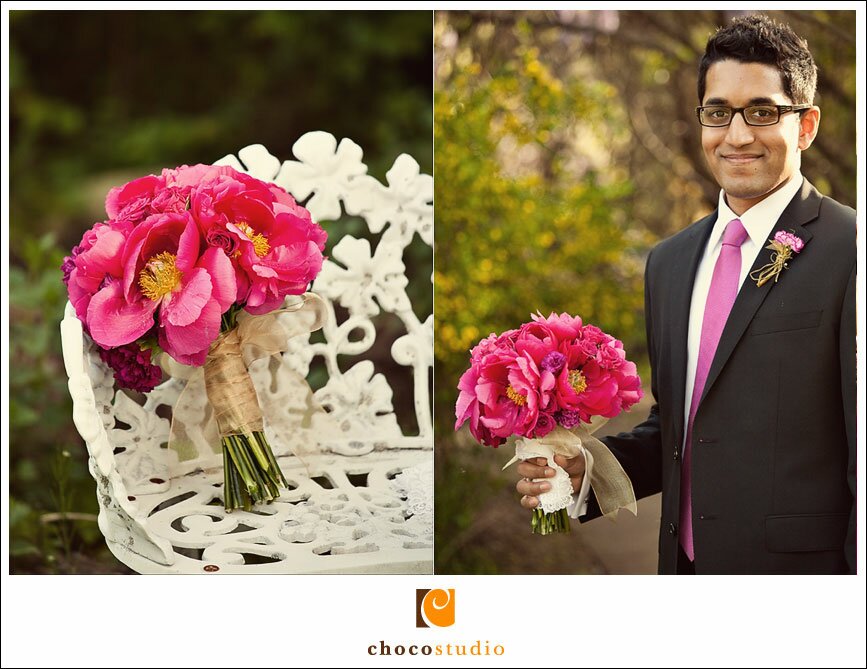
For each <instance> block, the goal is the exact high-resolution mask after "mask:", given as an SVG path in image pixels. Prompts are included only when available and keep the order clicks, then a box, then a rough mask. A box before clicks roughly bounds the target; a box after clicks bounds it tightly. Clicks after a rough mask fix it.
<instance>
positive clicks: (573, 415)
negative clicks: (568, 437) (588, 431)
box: [554, 409, 581, 430]
mask: <svg viewBox="0 0 867 669" xmlns="http://www.w3.org/2000/svg"><path fill="white" fill-rule="evenodd" d="M554 420H556V421H557V422H558V423H559V424H560V425H562V426H563V427H565V428H566V429H567V430H571V429H572V428H573V427H575V426H576V425H578V423H580V422H581V415H580V414H579V413H578V412H577V411H569V410H568V409H561V410H560V411H556V412H555V413H554Z"/></svg>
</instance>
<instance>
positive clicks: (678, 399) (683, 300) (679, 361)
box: [669, 211, 717, 448]
mask: <svg viewBox="0 0 867 669" xmlns="http://www.w3.org/2000/svg"><path fill="white" fill-rule="evenodd" d="M716 218H717V212H716V211H714V212H713V213H712V214H710V215H709V216H707V217H705V218H703V219H702V220H700V221H698V222H697V223H695V225H693V226H691V227H690V228H689V230H688V231H687V233H686V235H685V236H684V240H683V248H682V249H681V250H680V251H679V252H678V256H679V257H681V258H683V259H684V262H685V263H686V266H687V268H688V270H689V274H688V275H687V276H686V277H684V279H683V280H682V281H678V282H676V283H675V285H674V287H673V288H672V289H671V293H670V299H671V305H672V306H671V313H670V314H669V318H670V321H669V323H670V327H671V341H672V342H673V343H672V345H673V346H674V347H675V349H674V350H673V351H672V356H671V360H672V379H673V383H674V386H673V388H672V407H673V413H672V415H673V416H674V424H675V438H676V439H675V442H674V443H676V444H682V443H683V439H684V434H683V430H684V426H683V414H684V410H685V407H684V402H685V401H686V399H685V395H686V359H687V346H688V341H689V309H690V306H691V304H692V285H693V283H695V273H696V272H697V271H698V264H699V262H700V261H701V258H702V256H703V255H704V248H705V246H706V245H707V239H708V237H709V236H710V233H711V230H713V226H714V223H715V222H716ZM678 448H680V446H678Z"/></svg>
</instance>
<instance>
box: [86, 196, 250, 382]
mask: <svg viewBox="0 0 867 669" xmlns="http://www.w3.org/2000/svg"><path fill="white" fill-rule="evenodd" d="M199 242H200V240H199V231H198V228H197V226H196V224H195V222H194V221H193V219H192V217H191V216H190V214H189V212H185V213H183V214H157V215H154V216H152V217H150V218H148V219H147V220H145V221H144V222H142V223H141V224H140V225H139V226H138V227H136V228H135V229H134V230H133V231H132V233H130V237H129V239H128V240H127V243H126V246H125V248H124V252H123V258H122V263H123V279H122V281H116V282H113V283H112V284H110V285H108V286H106V287H105V288H104V289H103V290H102V291H100V293H99V294H97V295H96V296H95V297H94V298H93V300H92V301H91V303H90V305H89V307H88V311H87V322H88V324H89V327H90V331H91V335H92V336H93V339H94V341H96V342H97V343H98V344H99V345H100V346H103V347H104V348H112V347H116V346H121V345H124V344H128V343H130V342H132V341H135V340H136V339H138V338H139V337H141V336H143V335H144V334H145V333H146V332H147V331H148V330H150V329H151V327H153V324H154V317H155V316H156V319H157V324H158V326H159V328H158V331H157V336H158V340H159V343H160V346H161V347H162V348H163V349H164V350H165V351H166V352H167V353H168V354H169V355H170V356H172V357H173V358H174V359H175V360H177V361H178V362H181V363H183V364H188V365H201V364H203V363H204V361H205V357H206V356H207V352H208V348H209V346H210V345H211V343H212V342H213V341H214V340H215V339H216V338H217V335H218V334H219V332H220V325H221V315H222V314H223V312H225V311H226V310H227V309H228V308H229V307H230V306H231V305H232V303H233V302H234V301H235V295H236V284H235V273H234V271H233V269H232V265H231V263H230V262H229V259H228V258H227V257H226V255H225V253H223V251H222V249H218V248H214V247H211V248H209V249H208V250H206V251H205V253H203V254H202V255H201V257H200V256H199Z"/></svg>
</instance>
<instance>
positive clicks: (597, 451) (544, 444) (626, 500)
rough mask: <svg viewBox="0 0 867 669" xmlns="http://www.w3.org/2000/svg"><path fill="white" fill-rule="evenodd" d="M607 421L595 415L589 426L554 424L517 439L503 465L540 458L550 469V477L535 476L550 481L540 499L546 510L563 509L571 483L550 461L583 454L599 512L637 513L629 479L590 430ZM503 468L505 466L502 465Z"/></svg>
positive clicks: (607, 514) (610, 514)
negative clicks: (547, 429) (530, 436)
mask: <svg viewBox="0 0 867 669" xmlns="http://www.w3.org/2000/svg"><path fill="white" fill-rule="evenodd" d="M607 422H608V419H607V418H602V417H595V418H594V419H593V421H592V422H591V423H590V425H586V424H584V423H579V424H578V425H577V426H576V427H574V428H572V429H571V430H567V429H566V428H563V427H560V426H559V425H558V426H556V427H555V428H554V429H553V430H552V431H551V432H549V433H548V434H546V435H545V436H544V437H541V438H539V439H519V440H518V441H517V442H516V444H515V457H514V458H512V459H511V460H510V461H509V462H508V463H506V467H508V466H509V465H511V464H512V463H514V462H517V461H518V460H527V459H529V458H535V457H544V458H547V460H548V466H549V467H551V468H552V469H554V471H555V476H554V479H553V480H552V479H537V481H540V482H541V481H547V482H549V483H551V487H552V489H551V490H550V491H549V492H546V493H542V495H540V496H539V497H540V502H541V505H542V508H543V510H544V511H545V512H546V513H552V512H554V511H559V510H560V509H562V508H565V507H566V506H567V505H568V504H569V503H570V502H571V501H572V484H571V482H570V481H569V475H568V474H567V473H566V471H565V470H564V469H563V468H562V467H560V465H558V464H557V463H555V462H554V456H555V455H564V456H566V457H567V458H573V457H575V456H576V455H580V454H583V455H584V460H585V472H584V475H585V477H589V479H590V486H591V487H592V488H593V494H594V495H595V496H596V501H597V502H598V503H599V508H600V510H601V511H602V515H604V516H605V517H607V518H609V519H610V520H615V519H616V516H617V511H618V510H619V509H627V510H629V511H631V512H632V514H633V515H636V516H637V515H638V505H637V503H636V501H635V491H634V490H633V488H632V481H630V480H629V476H627V475H626V472H625V471H624V470H623V467H622V466H621V465H620V462H618V460H617V458H615V457H614V454H613V453H612V452H611V451H610V450H608V447H607V446H606V445H605V444H603V443H602V442H601V441H599V440H598V439H597V438H596V437H594V436H593V434H592V433H593V432H595V431H596V430H598V429H599V428H601V427H602V426H603V425H605V423H607ZM504 469H505V467H504Z"/></svg>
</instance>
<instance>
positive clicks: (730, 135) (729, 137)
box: [726, 112, 755, 146]
mask: <svg viewBox="0 0 867 669" xmlns="http://www.w3.org/2000/svg"><path fill="white" fill-rule="evenodd" d="M754 140H755V135H754V134H753V126H751V125H747V122H746V121H745V120H744V114H743V112H740V113H738V114H735V115H734V118H732V122H731V123H729V127H728V132H727V133H726V142H727V143H728V144H730V145H731V146H746V145H747V144H751V143H752V142H753V141H754Z"/></svg>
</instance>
